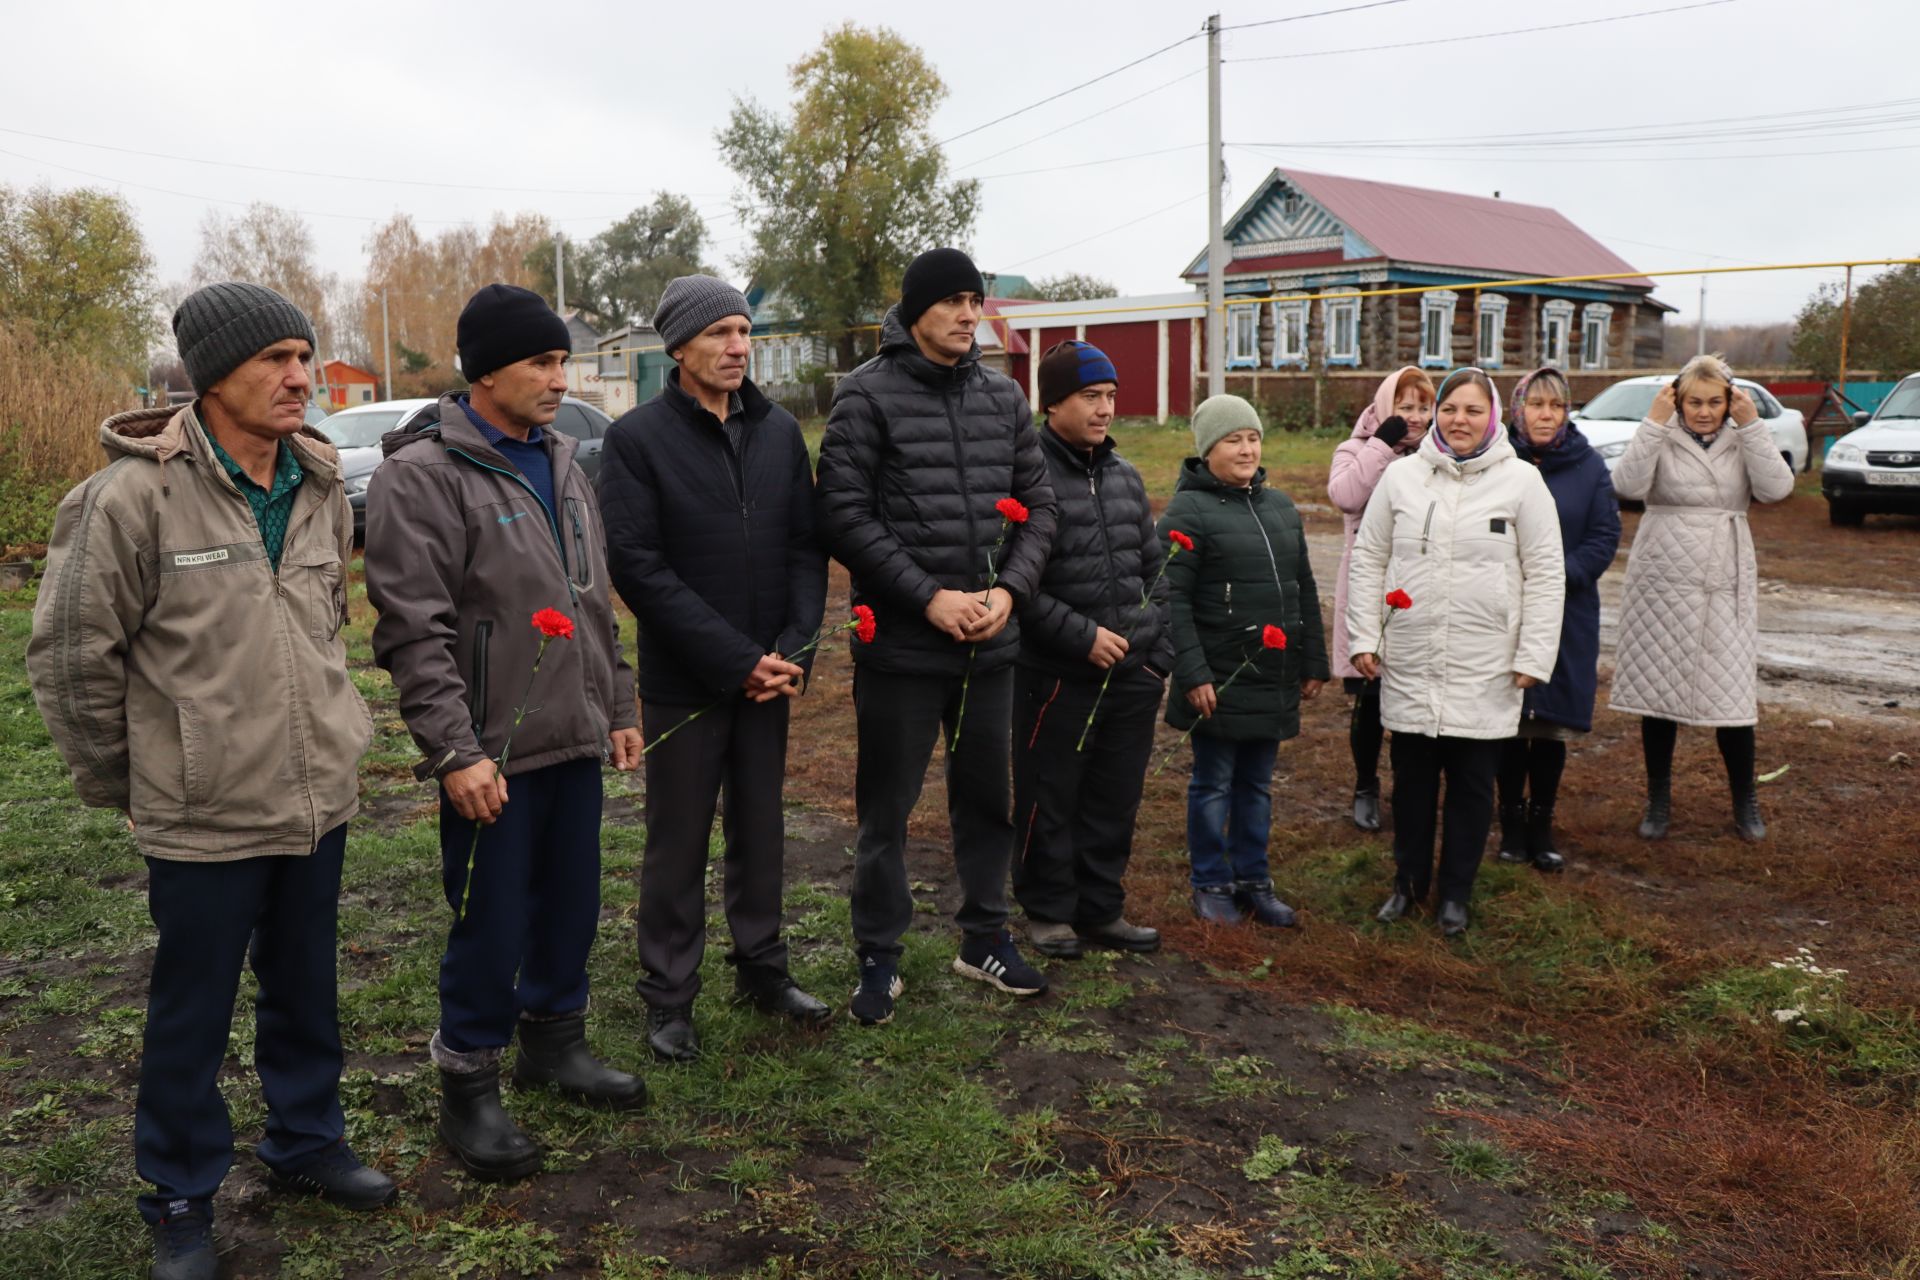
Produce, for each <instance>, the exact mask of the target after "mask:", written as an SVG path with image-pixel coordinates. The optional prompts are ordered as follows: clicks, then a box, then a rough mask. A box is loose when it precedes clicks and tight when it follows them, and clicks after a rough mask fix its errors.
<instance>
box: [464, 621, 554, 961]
mask: <svg viewBox="0 0 1920 1280" xmlns="http://www.w3.org/2000/svg"><path fill="white" fill-rule="evenodd" d="M552 643H553V641H552V640H551V639H548V638H545V637H542V639H541V641H540V648H539V651H538V652H536V653H535V654H534V655H533V670H531V671H529V672H527V687H526V688H525V689H523V690H522V691H521V693H520V705H519V706H517V707H515V708H514V709H513V723H512V724H511V725H509V726H507V740H506V741H505V742H503V743H501V744H500V758H499V759H497V760H495V761H494V762H493V767H494V769H495V770H496V771H497V772H498V774H499V775H500V776H503V777H504V776H505V775H506V772H507V757H508V755H509V754H511V753H512V751H513V735H514V734H516V733H518V732H520V722H521V721H522V720H524V719H526V718H527V702H528V700H529V699H531V698H532V697H533V682H534V680H535V678H536V677H538V676H539V674H540V660H541V659H542V658H545V657H546V656H547V646H548V645H550V644H552ZM486 829H487V824H486V823H484V822H481V821H479V820H477V819H476V820H475V821H474V824H473V843H472V844H470V845H468V846H467V874H466V877H465V878H464V879H463V880H461V882H460V905H459V906H458V907H456V908H454V912H453V922H454V923H455V924H459V923H460V922H461V921H462V920H464V919H466V918H467V897H468V895H469V894H471V893H472V892H473V867H474V859H475V858H476V857H477V856H478V855H479V853H480V833H481V832H483V831H485V830H486Z"/></svg>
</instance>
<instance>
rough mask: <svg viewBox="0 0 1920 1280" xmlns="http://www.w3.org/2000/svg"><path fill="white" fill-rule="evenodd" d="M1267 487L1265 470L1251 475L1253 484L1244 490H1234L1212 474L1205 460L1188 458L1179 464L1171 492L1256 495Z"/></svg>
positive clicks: (1263, 468)
mask: <svg viewBox="0 0 1920 1280" xmlns="http://www.w3.org/2000/svg"><path fill="white" fill-rule="evenodd" d="M1266 485H1267V469H1266V468H1265V467H1261V468H1260V469H1259V470H1257V471H1255V472H1254V473H1253V483H1251V484H1249V485H1248V486H1247V487H1246V488H1245V489H1238V488H1235V487H1234V486H1233V485H1230V484H1228V483H1227V482H1226V481H1225V480H1222V479H1221V478H1220V477H1219V476H1217V475H1215V474H1213V470H1212V468H1210V467H1208V466H1207V460H1206V459H1205V458H1188V459H1187V460H1186V461H1185V462H1183V463H1181V464H1180V475H1179V478H1178V479H1176V480H1175V481H1174V485H1173V491H1174V492H1175V493H1178V492H1180V490H1182V489H1193V490H1196V491H1198V492H1201V493H1247V492H1252V493H1258V492H1260V490H1262V489H1264V488H1265V487H1266Z"/></svg>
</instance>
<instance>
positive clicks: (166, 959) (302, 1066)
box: [133, 824, 347, 1222]
mask: <svg viewBox="0 0 1920 1280" xmlns="http://www.w3.org/2000/svg"><path fill="white" fill-rule="evenodd" d="M346 845H347V828H346V826H345V825H344V824H342V825H341V826H338V827H335V828H334V829H333V830H331V831H329V832H328V833H327V834H326V835H324V836H322V837H321V838H320V843H319V844H317V845H315V846H314V849H313V852H312V853H311V854H309V855H308V856H306V857H304V858H286V857H274V858H243V859H241V860H239V861H236V862H174V861H169V860H164V859H160V858H149V859H147V870H148V879H147V909H148V911H149V912H150V913H151V914H152V916H153V923H154V926H155V928H157V929H158V930H159V931H160V940H159V945H158V946H157V947H156V948H155V949H154V953H153V976H152V978H151V980H150V981H149V984H148V987H147V1028H146V1035H145V1039H144V1042H143V1045H142V1048H141V1052H140V1093H139V1100H138V1102H137V1103H136V1104H135V1110H134V1119H133V1156H134V1166H135V1167H136V1168H137V1169H138V1170H139V1171H140V1176H141V1177H142V1178H144V1179H145V1180H146V1181H148V1182H150V1183H152V1184H153V1191H152V1192H151V1193H150V1194H147V1195H143V1196H141V1197H140V1215H141V1216H142V1217H143V1218H145V1219H146V1220H147V1221H148V1222H158V1221H159V1220H160V1219H161V1218H162V1217H164V1216H166V1215H167V1214H168V1213H170V1212H171V1209H170V1208H169V1206H170V1205H171V1204H172V1202H173V1201H176V1200H186V1201H190V1202H198V1203H200V1204H202V1205H204V1204H205V1203H206V1202H207V1201H209V1200H211V1199H212V1198H213V1193H214V1192H215V1191H217V1190H218V1189H219V1187H220V1182H221V1180H222V1179H223V1178H225V1177H226V1175H227V1169H228V1167H229V1166H231V1165H232V1164H233V1125H232V1122H231V1120H229V1118H228V1116H227V1102H226V1099H225V1098H223V1097H221V1095H220V1086H219V1076H220V1064H221V1063H222V1062H223V1061H225V1060H226V1056H227V1034H228V1032H229V1031H231V1030H232V1027H233V1000H234V996H235V995H236V994H237V992H238V991H239V987H240V969H241V966H242V965H243V964H247V963H249V962H250V963H251V964H252V966H253V974H254V977H256V978H257V979H259V981H260V994H259V996H258V997H257V998H256V999H255V1001H254V1047H253V1064H254V1069H255V1070H256V1071H257V1072H259V1075H260V1088H261V1091H262V1092H263V1093H265V1094H266V1098H267V1136H266V1141H265V1142H262V1143H261V1144H260V1146H259V1148H258V1153H259V1155H260V1158H261V1159H263V1160H265V1161H266V1162H267V1163H268V1164H271V1165H274V1166H276V1167H279V1168H286V1167H288V1166H290V1165H295V1164H298V1163H300V1162H301V1161H303V1160H305V1159H306V1158H307V1157H309V1156H313V1155H316V1154H318V1153H319V1152H321V1151H323V1150H325V1149H326V1148H327V1147H330V1146H332V1145H333V1144H334V1143H336V1142H338V1141H339V1140H340V1138H341V1135H342V1134H344V1133H345V1132H346V1118H345V1116H344V1115H343V1114H342V1113H341V1110H340V1068H341V1065H342V1062H343V1058H342V1055H341V1049H340V1020H339V1010H338V1005H337V1003H336V991H337V983H336V976H335V975H336V973H337V971H338V966H337V960H338V955H339V946H340V944H339V936H338V929H337V927H336V921H337V919H338V914H339V906H340V863H341V858H342V855H343V854H344V852H345V850H346Z"/></svg>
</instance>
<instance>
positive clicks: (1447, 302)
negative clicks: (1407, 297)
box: [1420, 289, 1460, 369]
mask: <svg viewBox="0 0 1920 1280" xmlns="http://www.w3.org/2000/svg"><path fill="white" fill-rule="evenodd" d="M1459 301H1460V295H1459V294H1457V293H1455V292H1453V290H1451V289H1433V290H1430V291H1428V292H1426V293H1423V294H1421V295H1420V366H1421V367H1422V368H1434V369H1444V368H1446V367H1447V366H1449V365H1451V364H1452V363H1453V309H1454V307H1455V305H1456V304H1457V303H1458V302H1459ZM1430 316H1438V317H1439V318H1440V340H1441V342H1442V343H1443V344H1444V345H1443V347H1442V349H1441V350H1438V351H1436V350H1433V349H1432V348H1430V347H1429V346H1428V344H1427V323H1428V318H1429V317H1430Z"/></svg>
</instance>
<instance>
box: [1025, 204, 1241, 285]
mask: <svg viewBox="0 0 1920 1280" xmlns="http://www.w3.org/2000/svg"><path fill="white" fill-rule="evenodd" d="M1206 194H1207V193H1206V192H1205V191H1204V190H1201V191H1196V192H1194V193H1193V194H1192V195H1190V196H1184V197H1182V198H1181V199H1179V200H1175V201H1174V202H1173V203H1172V204H1170V205H1167V206H1166V207H1165V208H1162V209H1155V210H1154V211H1153V212H1152V213H1143V214H1141V215H1140V216H1139V217H1137V218H1134V219H1132V220H1131V221H1128V222H1123V223H1121V224H1120V225H1119V226H1117V227H1108V228H1107V229H1106V230H1105V231H1096V232H1094V233H1093V234H1092V235H1090V236H1083V237H1081V238H1080V239H1078V240H1075V241H1074V242H1073V243H1072V244H1063V245H1061V246H1060V247H1059V248H1057V249H1048V250H1047V251H1046V252H1045V253H1036V254H1034V255H1033V256H1032V257H1030V258H1022V259H1020V261H1018V262H1009V263H1007V264H1006V265H1007V266H1008V267H1010V268H1011V267H1024V266H1026V265H1027V264H1028V263H1029V262H1038V261H1040V259H1042V258H1051V257H1052V256H1053V255H1054V254H1056V253H1065V252H1066V251H1067V250H1069V249H1078V248H1079V247H1080V246H1081V245H1083V244H1091V243H1092V242H1093V241H1095V240H1098V239H1100V238H1101V237H1103V236H1110V235H1112V234H1114V233H1115V232H1116V231H1125V230H1126V229H1127V228H1128V227H1133V226H1138V225H1139V224H1140V223H1142V222H1145V221H1147V220H1148V219H1149V218H1157V217H1159V216H1160V215H1161V214H1163V213H1172V212H1173V211H1174V210H1175V209H1178V208H1180V207H1181V206H1182V205H1187V204H1192V203H1193V202H1194V201H1195V200H1198V199H1200V198H1201V197H1202V196H1204V195H1206Z"/></svg>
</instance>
